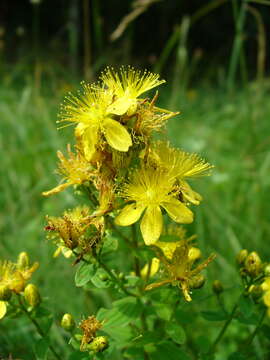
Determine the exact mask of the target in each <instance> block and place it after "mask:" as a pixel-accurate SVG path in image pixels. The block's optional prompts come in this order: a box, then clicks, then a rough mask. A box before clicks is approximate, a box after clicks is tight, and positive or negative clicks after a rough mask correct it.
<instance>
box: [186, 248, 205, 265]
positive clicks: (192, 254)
mask: <svg viewBox="0 0 270 360" xmlns="http://www.w3.org/2000/svg"><path fill="white" fill-rule="evenodd" d="M201 257H202V252H201V250H200V249H198V248H196V247H191V248H190V249H189V252H188V259H189V260H190V261H191V262H194V261H196V260H199V259H200V258H201Z"/></svg>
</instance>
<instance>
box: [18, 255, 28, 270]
mask: <svg viewBox="0 0 270 360" xmlns="http://www.w3.org/2000/svg"><path fill="white" fill-rule="evenodd" d="M17 266H18V269H25V268H28V267H29V266H30V259H29V256H28V254H27V252H25V251H23V252H21V253H20V254H19V256H18V259H17Z"/></svg>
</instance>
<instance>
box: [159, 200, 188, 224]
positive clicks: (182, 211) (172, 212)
mask: <svg viewBox="0 0 270 360" xmlns="http://www.w3.org/2000/svg"><path fill="white" fill-rule="evenodd" d="M161 206H162V207H164V209H165V210H166V211H167V213H168V215H169V216H170V217H171V218H172V219H173V221H175V222H178V223H182V224H190V223H192V221H193V213H192V211H191V210H190V209H189V208H188V207H186V205H184V204H183V203H181V201H179V200H177V199H175V198H173V197H172V198H170V199H169V200H168V201H167V202H162V203H161Z"/></svg>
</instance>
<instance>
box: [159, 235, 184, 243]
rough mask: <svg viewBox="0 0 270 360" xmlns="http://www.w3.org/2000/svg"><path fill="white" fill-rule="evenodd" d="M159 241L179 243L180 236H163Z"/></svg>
mask: <svg viewBox="0 0 270 360" xmlns="http://www.w3.org/2000/svg"><path fill="white" fill-rule="evenodd" d="M159 241H165V242H176V241H179V236H177V235H161V236H160V238H159Z"/></svg>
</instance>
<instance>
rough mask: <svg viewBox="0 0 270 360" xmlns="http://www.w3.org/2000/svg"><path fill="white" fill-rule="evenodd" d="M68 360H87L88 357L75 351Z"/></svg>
mask: <svg viewBox="0 0 270 360" xmlns="http://www.w3.org/2000/svg"><path fill="white" fill-rule="evenodd" d="M68 360H89V356H85V353H82V352H81V351H75V352H73V353H72V354H71V355H70V356H69V358H68Z"/></svg>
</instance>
